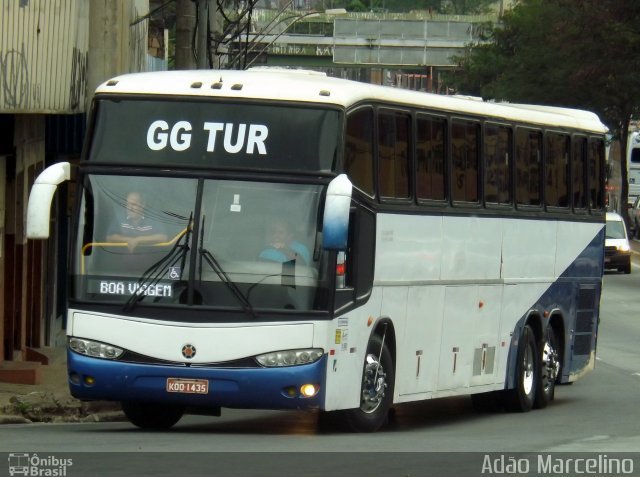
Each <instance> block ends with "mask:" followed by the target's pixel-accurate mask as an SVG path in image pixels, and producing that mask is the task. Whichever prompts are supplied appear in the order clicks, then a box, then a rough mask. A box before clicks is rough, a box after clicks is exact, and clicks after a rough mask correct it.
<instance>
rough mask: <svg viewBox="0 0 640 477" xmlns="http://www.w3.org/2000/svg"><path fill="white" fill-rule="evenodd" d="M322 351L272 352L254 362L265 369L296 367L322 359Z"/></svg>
mask: <svg viewBox="0 0 640 477" xmlns="http://www.w3.org/2000/svg"><path fill="white" fill-rule="evenodd" d="M323 354H324V350H323V349H320V348H309V349H294V350H288V351H274V352H273V353H266V354H261V355H258V356H256V361H257V362H258V363H259V364H260V365H261V366H264V367H266V368H275V367H278V366H296V365H299V364H309V363H313V362H315V361H318V360H319V359H320V358H322V355H323Z"/></svg>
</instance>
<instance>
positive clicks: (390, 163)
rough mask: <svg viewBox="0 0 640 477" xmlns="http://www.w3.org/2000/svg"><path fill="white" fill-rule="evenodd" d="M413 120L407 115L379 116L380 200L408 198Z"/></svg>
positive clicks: (391, 113)
mask: <svg viewBox="0 0 640 477" xmlns="http://www.w3.org/2000/svg"><path fill="white" fill-rule="evenodd" d="M410 124H411V117H410V116H409V115H408V114H404V113H394V112H380V113H379V115H378V174H379V176H378V184H379V190H380V196H381V197H393V198H397V199H406V198H408V197H409V132H410Z"/></svg>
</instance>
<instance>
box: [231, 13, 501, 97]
mask: <svg viewBox="0 0 640 477" xmlns="http://www.w3.org/2000/svg"><path fill="white" fill-rule="evenodd" d="M258 18H261V17H260V16H258ZM267 18H268V17H266V16H265V17H264V20H262V23H264V24H263V25H261V21H260V20H259V21H258V22H256V25H255V26H254V31H253V32H252V33H250V34H249V35H247V36H243V40H244V41H245V44H244V46H243V45H241V44H238V45H236V51H241V49H242V48H244V50H245V51H246V56H245V58H244V59H245V63H244V65H243V66H244V67H247V66H256V65H266V66H294V67H309V68H315V69H327V70H332V71H331V72H332V74H334V75H336V76H342V77H352V78H354V79H364V80H367V81H370V82H375V83H381V84H382V83H384V84H387V83H390V84H396V83H397V81H398V78H400V80H399V81H403V80H406V83H407V84H405V85H403V86H405V87H411V88H412V89H426V90H433V89H434V81H435V82H436V83H437V77H438V75H439V73H441V72H442V71H444V70H447V69H450V68H452V67H453V66H454V65H455V62H454V57H455V56H456V55H460V54H462V53H463V51H464V48H465V47H466V46H467V45H468V44H470V43H477V42H479V41H480V33H481V29H482V27H483V25H485V24H486V22H488V21H497V16H487V15H483V16H462V15H456V16H453V15H428V13H424V14H415V13H414V14H410V15H409V14H407V15H403V14H361V13H360V14H358V13H348V14H347V13H344V12H343V13H342V14H338V15H335V14H334V15H331V14H330V12H327V13H323V14H321V13H318V12H296V13H291V12H289V13H288V14H286V15H283V18H284V20H282V21H281V22H277V21H275V23H274V20H273V19H271V20H270V21H269V22H267V21H266V19H267ZM274 25H275V26H274ZM238 56H239V55H236V57H238ZM235 66H236V67H238V65H235ZM362 75H364V76H368V77H369V78H366V77H365V78H361V76H362ZM416 75H417V76H416ZM412 79H413V80H414V81H413V82H412V81H411V80H412ZM411 82H412V84H409V83H411Z"/></svg>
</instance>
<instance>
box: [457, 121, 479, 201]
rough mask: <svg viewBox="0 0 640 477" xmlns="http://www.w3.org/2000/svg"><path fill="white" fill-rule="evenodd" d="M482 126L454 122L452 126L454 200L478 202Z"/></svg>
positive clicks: (467, 122) (468, 122) (466, 122)
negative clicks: (479, 144)
mask: <svg viewBox="0 0 640 477" xmlns="http://www.w3.org/2000/svg"><path fill="white" fill-rule="evenodd" d="M479 137H480V125H479V124H477V123H473V122H470V121H453V122H452V126H451V159H452V167H453V170H452V173H453V177H452V198H453V200H454V201H465V202H478V198H479V197H478V170H479V169H478V165H479V158H478V152H479V149H478V140H479Z"/></svg>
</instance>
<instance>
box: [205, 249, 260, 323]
mask: <svg viewBox="0 0 640 477" xmlns="http://www.w3.org/2000/svg"><path fill="white" fill-rule="evenodd" d="M200 254H201V255H202V257H203V258H204V259H205V261H206V262H207V263H208V264H209V266H210V267H211V269H212V270H213V271H214V272H216V275H218V278H220V281H221V282H222V283H224V284H225V285H226V286H227V288H228V289H229V291H231V293H232V294H233V296H235V297H236V299H237V300H238V303H240V305H241V306H242V309H243V310H244V312H245V313H247V314H248V315H251V316H252V317H253V319H254V320H255V319H257V318H258V315H257V314H256V312H255V310H254V309H253V305H251V302H250V301H249V299H248V298H247V297H246V296H245V295H244V293H242V290H240V289H239V288H238V286H237V285H236V284H235V283H234V282H233V280H231V279H230V278H229V276H228V275H227V274H226V272H225V271H224V270H223V269H222V267H221V266H220V263H219V262H218V260H216V257H214V256H213V254H212V253H211V252H209V250H207V249H205V248H200Z"/></svg>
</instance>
